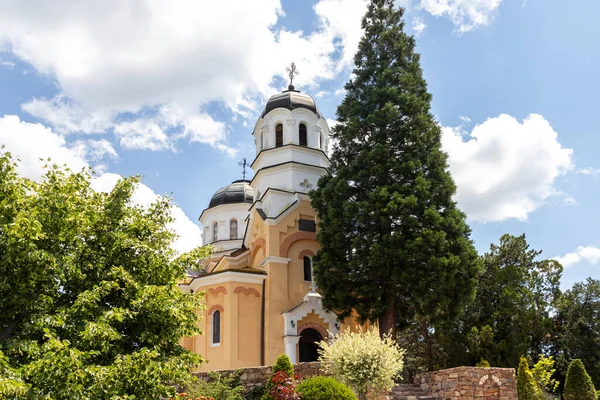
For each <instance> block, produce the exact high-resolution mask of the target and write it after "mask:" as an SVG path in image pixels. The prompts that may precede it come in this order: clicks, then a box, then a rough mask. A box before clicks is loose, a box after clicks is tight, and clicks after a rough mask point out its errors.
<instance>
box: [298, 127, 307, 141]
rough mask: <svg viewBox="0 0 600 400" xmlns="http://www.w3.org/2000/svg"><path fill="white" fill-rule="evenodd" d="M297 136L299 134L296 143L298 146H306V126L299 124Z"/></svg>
mask: <svg viewBox="0 0 600 400" xmlns="http://www.w3.org/2000/svg"><path fill="white" fill-rule="evenodd" d="M298 134H299V138H298V142H299V143H300V146H308V138H307V134H306V125H304V124H300V127H299V129H298Z"/></svg>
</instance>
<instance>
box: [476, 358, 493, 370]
mask: <svg viewBox="0 0 600 400" xmlns="http://www.w3.org/2000/svg"><path fill="white" fill-rule="evenodd" d="M475 366H476V367H479V368H491V365H490V363H489V362H488V360H486V359H485V358H483V357H482V358H481V360H479V362H478V363H477V364H475Z"/></svg>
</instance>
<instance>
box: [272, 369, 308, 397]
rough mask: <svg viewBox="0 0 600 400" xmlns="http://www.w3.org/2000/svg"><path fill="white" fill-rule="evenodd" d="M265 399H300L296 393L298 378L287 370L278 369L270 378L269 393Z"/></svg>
mask: <svg viewBox="0 0 600 400" xmlns="http://www.w3.org/2000/svg"><path fill="white" fill-rule="evenodd" d="M263 399H268V400H300V395H299V394H298V393H296V379H294V377H290V376H289V375H288V373H287V372H286V371H277V372H275V373H274V374H273V376H272V377H271V378H270V379H269V384H268V385H267V394H266V395H265V396H264V397H263Z"/></svg>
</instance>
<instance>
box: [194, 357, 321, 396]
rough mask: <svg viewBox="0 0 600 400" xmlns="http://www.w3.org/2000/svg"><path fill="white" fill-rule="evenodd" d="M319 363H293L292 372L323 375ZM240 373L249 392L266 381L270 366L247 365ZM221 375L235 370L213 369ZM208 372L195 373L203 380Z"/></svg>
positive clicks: (304, 375)
mask: <svg viewBox="0 0 600 400" xmlns="http://www.w3.org/2000/svg"><path fill="white" fill-rule="evenodd" d="M320 369H321V363H319V362H304V363H297V364H294V372H295V373H297V374H299V375H300V376H301V377H302V378H308V377H311V376H314V375H324V374H323V372H321V370H320ZM242 371H243V372H242V375H241V376H240V381H241V383H242V386H244V388H245V391H246V392H249V391H250V390H252V388H253V387H254V386H259V385H264V384H265V383H267V379H269V377H270V376H271V371H272V369H271V367H249V368H242ZM215 372H218V373H220V374H223V375H231V374H233V373H235V370H221V371H215ZM209 374H210V373H209V372H198V373H196V374H195V375H196V376H197V377H198V378H200V379H204V380H208V379H210V376H209Z"/></svg>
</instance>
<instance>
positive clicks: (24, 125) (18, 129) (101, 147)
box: [0, 115, 201, 252]
mask: <svg viewBox="0 0 600 400" xmlns="http://www.w3.org/2000/svg"><path fill="white" fill-rule="evenodd" d="M0 145H4V146H5V148H4V151H9V152H10V153H11V154H13V156H14V157H15V158H19V159H20V162H19V163H18V172H19V173H20V174H21V175H23V176H25V177H27V178H30V179H34V180H39V179H40V178H41V177H42V175H43V174H44V172H45V170H44V164H47V163H48V159H49V158H50V159H51V162H52V163H56V164H61V165H63V164H64V165H66V166H67V167H68V168H70V169H71V170H74V171H78V170H81V169H82V168H86V167H88V166H90V161H98V160H100V159H102V158H104V157H113V158H114V157H117V153H116V151H115V150H114V148H113V147H112V145H111V144H110V142H108V141H107V140H104V139H102V140H80V141H76V142H75V143H74V144H72V145H69V144H68V143H67V142H66V141H65V139H64V137H63V136H62V135H59V134H57V133H55V132H53V131H52V130H51V129H50V128H48V127H45V126H44V125H42V124H33V123H28V122H24V121H21V120H20V119H19V117H18V116H16V115H7V116H4V117H2V118H0ZM119 179H121V176H120V175H117V174H114V173H103V174H101V175H99V176H98V177H95V178H94V179H93V182H92V187H93V188H94V189H95V190H99V191H109V190H111V189H112V187H113V186H114V185H115V183H116V182H117V180H119ZM157 196H158V195H157V194H156V193H154V191H153V190H152V189H151V188H149V187H148V186H146V185H144V184H143V183H142V184H140V185H138V187H137V189H136V191H135V193H134V195H133V198H132V200H133V201H134V202H135V203H136V204H140V205H142V206H144V207H147V206H149V205H150V204H151V203H152V202H153V201H154V200H156V198H157ZM171 211H172V215H173V217H174V218H175V221H174V222H173V223H172V224H171V228H172V229H174V231H175V232H176V233H177V234H178V235H179V236H180V237H179V239H177V240H176V241H175V242H174V243H173V248H174V249H175V250H176V251H178V252H184V251H187V250H191V249H192V248H194V247H196V246H198V245H200V244H201V240H200V227H199V226H198V225H196V224H195V223H193V222H192V221H191V220H190V219H189V218H188V217H187V216H186V215H185V213H184V212H183V210H182V209H181V208H179V207H177V206H173V208H172V210H171Z"/></svg>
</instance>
